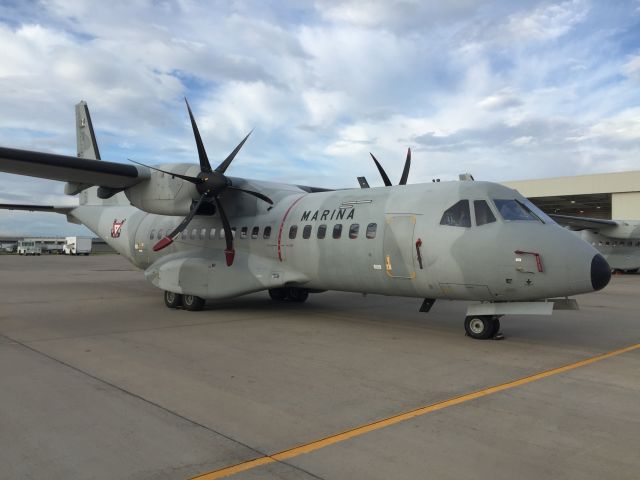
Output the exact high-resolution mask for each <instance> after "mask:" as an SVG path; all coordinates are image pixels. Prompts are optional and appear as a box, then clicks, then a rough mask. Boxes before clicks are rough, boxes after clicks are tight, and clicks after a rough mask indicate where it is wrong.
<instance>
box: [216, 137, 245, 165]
mask: <svg viewBox="0 0 640 480" xmlns="http://www.w3.org/2000/svg"><path fill="white" fill-rule="evenodd" d="M252 132H253V130H251V132H249V133H247V136H246V137H244V138H243V139H242V141H241V142H240V143H239V144H238V146H237V147H236V148H234V149H233V152H231V153H230V154H229V156H228V157H227V158H225V159H224V161H223V162H222V163H221V164H220V165H218V166H217V167H216V172H220V173H224V172H226V171H227V168H229V165H231V162H232V161H233V159H234V158H235V157H236V155H237V154H238V152H239V151H240V149H241V148H242V146H243V145H244V142H246V141H247V138H249V135H251V133H252Z"/></svg>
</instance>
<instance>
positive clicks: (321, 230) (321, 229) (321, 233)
mask: <svg viewBox="0 0 640 480" xmlns="http://www.w3.org/2000/svg"><path fill="white" fill-rule="evenodd" d="M326 236H327V226H326V225H325V224H322V225H318V232H317V233H316V237H318V238H319V239H321V240H322V239H323V238H324V237H326Z"/></svg>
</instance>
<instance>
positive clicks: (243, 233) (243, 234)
mask: <svg viewBox="0 0 640 480" xmlns="http://www.w3.org/2000/svg"><path fill="white" fill-rule="evenodd" d="M248 231H249V227H242V228H241V229H240V238H247V232H248Z"/></svg>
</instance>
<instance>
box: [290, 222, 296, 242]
mask: <svg viewBox="0 0 640 480" xmlns="http://www.w3.org/2000/svg"><path fill="white" fill-rule="evenodd" d="M297 236H298V225H291V226H290V227H289V240H295V239H296V237H297Z"/></svg>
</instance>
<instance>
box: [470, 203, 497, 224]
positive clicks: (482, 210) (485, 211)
mask: <svg viewBox="0 0 640 480" xmlns="http://www.w3.org/2000/svg"><path fill="white" fill-rule="evenodd" d="M473 210H474V211H475V214H476V225H478V226H480V225H485V224H487V223H493V222H495V221H496V217H495V215H494V214H493V212H492V211H491V209H490V208H489V204H487V202H486V201H485V200H474V201H473Z"/></svg>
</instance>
